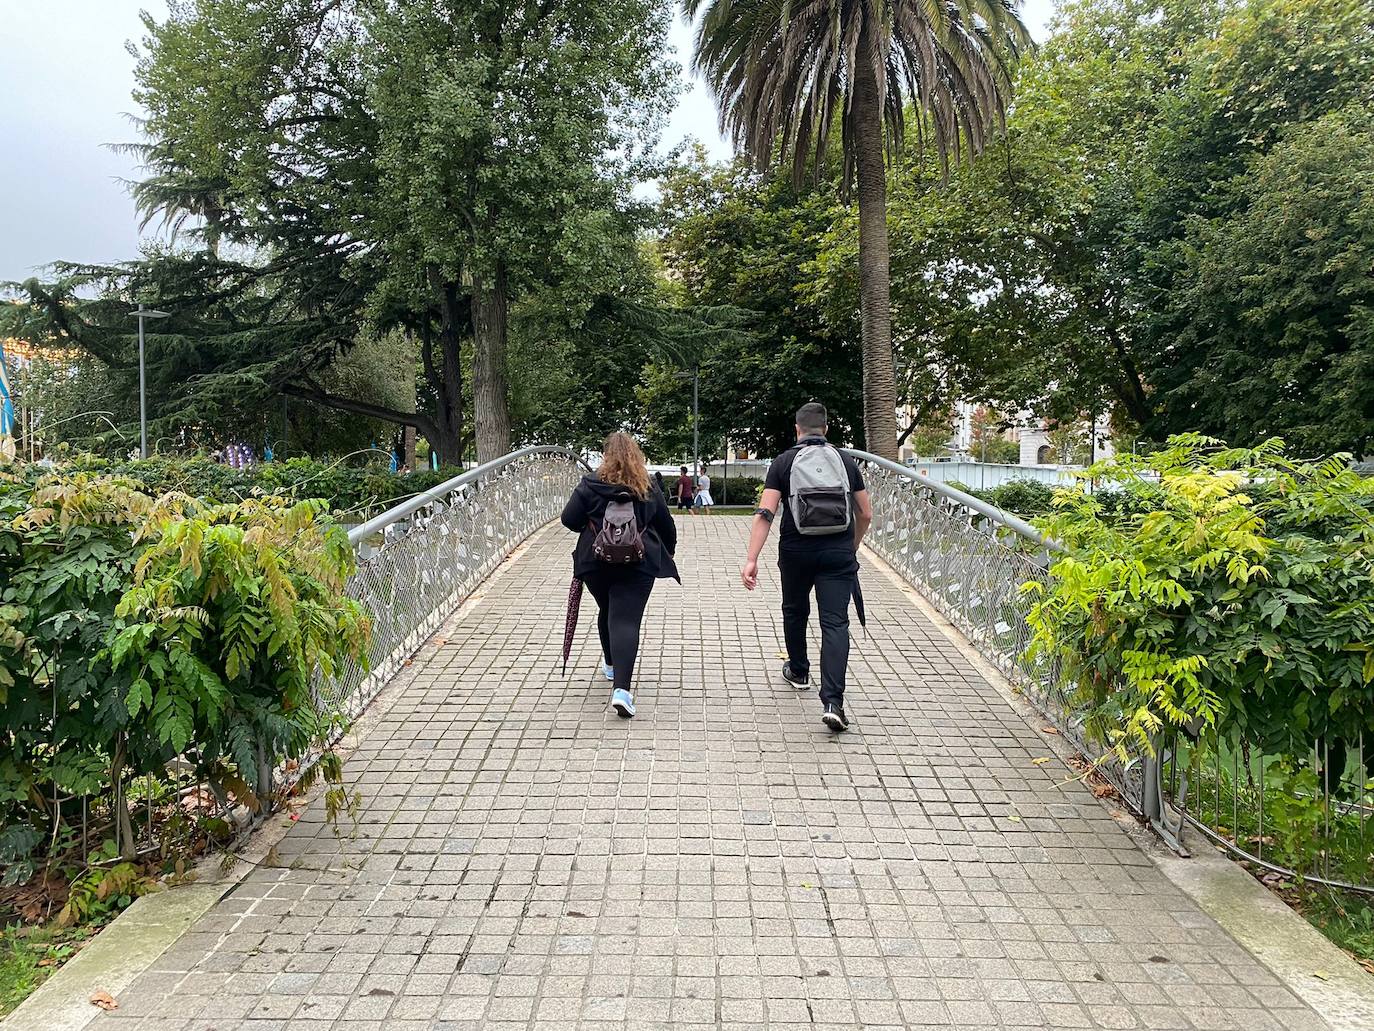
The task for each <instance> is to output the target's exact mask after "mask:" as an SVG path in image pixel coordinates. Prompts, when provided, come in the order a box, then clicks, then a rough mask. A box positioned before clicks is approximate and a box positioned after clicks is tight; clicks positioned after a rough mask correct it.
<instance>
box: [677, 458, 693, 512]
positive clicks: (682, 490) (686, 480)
mask: <svg viewBox="0 0 1374 1031" xmlns="http://www.w3.org/2000/svg"><path fill="white" fill-rule="evenodd" d="M695 493H696V491H695V490H693V488H692V477H691V476H689V475H688V474H687V467H686V466H685V465H684V466H683V467H682V472H681V473H680V474H679V475H678V478H677V507H678V510H679V511H681V510H682V509H690V508H691V507H692V495H693V494H695Z"/></svg>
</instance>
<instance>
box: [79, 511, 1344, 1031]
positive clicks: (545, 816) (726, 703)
mask: <svg viewBox="0 0 1374 1031" xmlns="http://www.w3.org/2000/svg"><path fill="white" fill-rule="evenodd" d="M679 523H680V527H681V531H682V540H681V546H680V550H679V556H678V558H679V564H680V566H681V568H682V571H683V578H684V582H685V584H686V586H685V587H678V586H677V585H676V584H674V583H671V582H668V583H664V582H660V583H659V584H658V585H657V586H656V588H655V590H654V594H653V597H652V599H651V601H650V605H649V609H648V614H647V616H646V620H645V627H644V638H643V642H642V650H641V656H640V662H639V667H638V669H637V670H636V681H637V694H638V697H637V703H638V707H639V714H638V715H637V716H636V718H635V719H634V720H631V721H624V720H620V719H618V718H616V717H615V716H614V715H613V714H611V713H610V712H609V711H608V709H607V704H606V703H607V700H608V698H607V695H608V693H609V692H608V687H607V684H606V683H605V681H604V679H602V677H601V676H600V671H599V669H598V665H597V664H598V661H599V656H598V654H597V652H598V648H597V645H596V640H595V628H594V623H595V605H594V603H592V602H591V601H590V600H587V601H586V602H585V603H584V606H583V617H582V626H581V628H580V632H579V637H578V639H577V641H576V642H575V644H574V649H573V654H572V658H571V661H570V663H569V673H568V675H567V676H564V675H562V673H561V672H560V665H561V664H560V663H559V661H558V648H559V644H560V642H561V637H562V629H563V605H564V599H565V598H566V594H567V583H568V577H569V563H568V553H569V551H570V547H571V542H570V540H569V539H568V537H567V535H566V534H564V533H563V531H562V530H561V529H560V528H557V527H550V528H547V529H545V530H543V531H541V532H540V533H539V534H537V535H536V536H535V537H534V538H533V539H532V540H531V542H530V544H529V546H528V547H527V549H526V550H525V552H524V553H523V554H522V555H521V556H520V557H519V558H518V559H517V560H516V561H514V562H513V563H512V564H511V565H510V566H509V567H508V568H507V569H506V570H504V571H503V573H502V574H501V575H500V576H499V577H498V578H497V579H496V580H495V581H493V582H492V583H490V584H489V585H488V586H487V587H485V588H484V589H483V592H482V598H481V600H480V602H478V603H477V604H475V605H473V606H471V607H470V608H469V609H468V610H467V611H466V613H465V615H464V616H463V618H462V619H461V620H460V621H459V622H457V623H456V624H454V625H451V626H450V627H448V628H447V629H446V630H445V631H444V632H443V633H442V635H441V636H442V637H443V639H444V643H443V644H442V645H440V646H438V647H437V648H435V649H432V650H430V651H428V652H427V653H426V655H425V656H424V657H423V658H422V659H420V660H418V661H417V668H414V669H412V673H413V674H414V676H413V678H412V679H411V681H410V682H409V683H408V684H407V686H406V687H405V689H404V690H403V692H402V693H401V694H400V695H399V696H398V697H397V698H396V699H394V701H393V702H392V704H391V705H390V707H389V709H388V710H387V711H386V712H385V713H383V714H381V715H380V716H379V717H378V718H377V719H376V721H375V723H374V724H373V726H372V727H371V729H370V730H369V732H368V734H367V735H366V737H365V738H364V739H363V740H362V742H361V743H360V745H359V746H358V748H357V750H356V751H355V753H354V754H353V755H352V756H351V757H350V759H349V760H348V762H347V764H346V767H345V776H346V778H347V779H348V782H349V786H350V788H351V789H355V790H357V791H358V792H359V793H360V794H361V796H362V808H361V812H360V817H359V822H358V826H357V827H356V828H344V830H345V831H346V833H343V834H341V835H336V834H335V831H334V829H333V828H331V827H329V826H328V825H327V823H326V821H325V819H324V814H323V808H322V806H321V805H319V804H315V805H312V806H311V807H309V808H308V809H307V810H306V811H305V812H304V813H302V814H301V817H300V820H299V821H298V822H297V823H296V824H294V825H293V827H292V828H291V830H290V832H289V833H288V835H287V837H286V838H285V840H284V841H283V842H282V843H281V844H280V846H279V848H278V852H279V854H280V855H281V857H282V860H283V867H282V868H259V869H255V870H253V871H252V872H250V873H249V874H248V875H247V876H246V877H245V879H244V881H243V882H242V884H241V885H240V886H239V887H238V889H236V890H235V892H234V893H233V894H232V895H230V896H229V897H228V898H226V899H224V900H223V901H222V902H221V903H220V904H219V905H217V906H216V907H215V908H214V909H212V910H211V911H210V912H209V913H207V914H206V916H205V917H203V918H202V919H201V920H200V921H199V923H198V924H197V925H196V926H195V927H194V928H193V929H192V931H191V932H190V933H188V934H187V935H186V936H184V937H183V938H182V939H181V940H180V941H178V942H177V943H176V944H175V945H174V946H173V947H172V948H171V949H169V950H168V951H167V953H165V954H164V955H163V956H162V957H161V959H160V960H159V961H158V962H157V964H156V965H155V966H154V968H153V969H152V970H151V971H150V972H149V973H148V974H146V975H145V976H144V977H143V978H141V979H140V980H139V981H137V982H136V983H135V984H134V985H133V986H132V987H131V988H130V989H128V990H127V991H126V992H125V993H124V998H126V999H128V1000H129V1002H128V1004H127V1006H126V1007H124V1008H122V1009H121V1010H118V1011H115V1012H114V1013H111V1014H104V1015H101V1016H100V1017H99V1018H97V1021H96V1023H95V1025H93V1026H94V1027H96V1028H97V1029H99V1028H101V1027H107V1028H110V1029H115V1031H133V1029H137V1031H250V1029H256V1031H326V1029H328V1031H371V1029H382V1028H385V1029H387V1031H419V1029H421V1028H424V1029H431V1031H478V1029H481V1031H502V1029H510V1031H514V1029H521V1031H554V1029H557V1031H569V1029H578V1031H663V1029H668V1028H672V1029H691V1028H714V1029H738V1031H763V1029H768V1031H789V1029H796V1031H801V1029H807V1031H815V1029H832V1031H840V1029H845V1031H850V1029H853V1028H856V1027H863V1028H865V1029H875V1031H881V1029H893V1031H895V1029H899V1028H901V1029H918V1031H921V1029H924V1031H953V1029H959V1031H994V1029H999V1031H1005V1029H1010V1028H1096V1029H1104V1028H1159V1029H1175V1028H1178V1029H1184V1028H1191V1029H1198V1031H1201V1029H1212V1028H1215V1029H1223V1028H1243V1029H1246V1031H1267V1029H1271V1028H1272V1029H1277V1031H1324V1029H1325V1027H1326V1025H1325V1024H1324V1023H1323V1022H1322V1021H1321V1020H1320V1019H1319V1018H1318V1017H1317V1016H1316V1015H1315V1014H1314V1013H1312V1011H1311V1010H1310V1009H1308V1008H1307V1007H1306V1006H1305V1005H1304V1004H1303V1003H1301V1002H1300V1001H1299V1000H1298V999H1297V998H1296V997H1295V996H1293V995H1292V994H1291V993H1290V992H1289V991H1288V990H1287V989H1286V988H1284V987H1282V986H1280V985H1279V984H1278V983H1277V981H1276V980H1275V979H1274V978H1273V976H1272V975H1270V974H1269V972H1268V971H1267V970H1266V969H1265V968H1264V967H1263V966H1262V965H1261V964H1260V963H1258V962H1257V961H1256V960H1255V959H1254V957H1252V956H1251V955H1250V954H1249V953H1248V952H1246V951H1245V950H1244V949H1243V948H1241V947H1240V946H1238V945H1237V944H1236V943H1235V942H1233V941H1231V940H1230V939H1229V938H1228V937H1227V936H1226V935H1225V933H1224V932H1222V931H1221V930H1220V928H1219V927H1218V926H1217V925H1216V923H1215V921H1213V920H1212V919H1211V918H1210V917H1208V916H1206V915H1205V914H1203V913H1202V912H1201V911H1199V910H1198V909H1197V907H1196V906H1195V905H1194V904H1193V903H1192V902H1191V901H1190V900H1188V899H1187V898H1186V897H1184V896H1183V895H1182V894H1181V893H1180V892H1179V891H1178V890H1176V889H1175V888H1174V887H1173V886H1172V885H1171V884H1169V883H1168V882H1167V881H1166V880H1165V879H1164V878H1163V877H1162V875H1160V874H1159V873H1158V872H1157V871H1156V870H1155V868H1154V867H1153V865H1152V864H1151V863H1150V861H1149V859H1148V857H1147V856H1145V855H1144V854H1143V853H1141V852H1140V851H1139V850H1138V849H1137V847H1136V845H1135V844H1134V842H1133V841H1132V840H1131V839H1130V837H1129V836H1127V835H1126V834H1125V833H1123V832H1122V831H1121V830H1120V829H1119V828H1118V827H1117V825H1116V824H1115V822H1114V821H1113V820H1112V819H1111V817H1110V816H1109V814H1108V813H1107V812H1106V811H1105V810H1104V809H1103V808H1102V807H1101V805H1099V804H1098V803H1097V801H1096V800H1095V799H1093V798H1092V797H1091V795H1090V794H1089V793H1088V792H1087V791H1086V790H1085V789H1084V788H1083V787H1082V786H1081V785H1079V784H1077V783H1076V782H1073V781H1069V782H1067V783H1065V782H1064V778H1063V776H1062V771H1059V770H1055V769H1053V768H1052V765H1053V764H1045V765H1039V764H1036V763H1035V762H1034V760H1035V759H1037V758H1039V757H1041V756H1042V755H1043V754H1044V753H1045V749H1044V747H1043V744H1042V742H1041V738H1040V736H1039V734H1038V733H1037V731H1036V730H1035V728H1034V727H1032V726H1030V725H1028V724H1027V723H1026V722H1025V721H1024V720H1022V719H1021V718H1020V717H1019V716H1018V715H1017V714H1016V712H1014V711H1013V710H1012V709H1011V707H1010V706H1008V705H1007V704H1006V703H1005V701H1004V700H1003V699H1002V697H1001V695H1000V694H999V693H998V692H997V690H995V689H994V688H993V687H992V686H991V685H989V684H988V683H986V682H985V681H984V680H983V678H982V677H981V676H980V675H979V673H978V672H977V670H976V669H974V668H973V667H972V666H971V665H970V664H969V663H968V662H967V661H966V660H965V659H964V658H963V656H962V654H961V652H960V651H959V650H958V649H957V648H956V647H955V646H954V645H953V644H952V643H951V642H950V641H949V640H948V639H946V638H945V637H944V636H943V635H942V634H941V633H940V632H939V631H938V630H937V629H936V628H935V627H933V626H932V625H931V624H930V623H929V622H928V621H927V620H926V618H925V617H924V616H923V615H922V614H921V612H920V611H919V610H917V609H916V608H914V607H913V606H912V605H911V603H910V602H909V601H908V600H907V598H906V596H905V595H904V594H903V593H902V592H901V591H899V590H898V589H896V588H895V587H894V586H893V584H892V583H891V582H890V581H888V580H887V579H886V578H885V577H884V576H882V575H881V574H879V573H877V572H875V571H873V570H871V569H866V570H865V572H864V573H863V577H864V586H865V596H866V599H867V602H868V614H869V626H868V629H867V630H866V631H856V633H855V639H854V644H853V648H852V651H851V665H850V684H849V692H848V695H847V698H846V708H847V709H848V711H849V713H850V716H851V719H852V722H853V729H852V730H851V731H850V733H848V734H846V735H843V736H841V737H833V736H831V735H830V734H829V732H828V731H826V730H825V729H824V727H823V726H822V725H821V724H820V722H819V718H818V717H819V703H818V701H817V699H816V697H815V695H814V694H813V693H811V692H798V691H795V690H794V689H793V688H791V687H790V685H787V684H786V683H784V682H783V681H782V679H781V677H780V676H779V668H780V666H781V660H780V658H779V657H778V655H779V651H780V650H781V647H782V645H781V618H780V613H779V611H778V606H779V596H778V590H777V577H776V573H775V571H774V570H773V568H772V563H773V553H772V552H771V551H770V552H768V553H767V555H766V557H765V562H764V575H763V577H762V579H761V585H760V589H759V590H758V591H757V592H755V593H754V594H752V595H750V594H746V593H745V592H744V591H743V590H742V589H740V588H739V587H738V584H737V571H738V568H739V563H740V557H741V554H742V551H743V548H744V540H745V537H746V534H747V532H748V522H747V521H746V520H744V519H740V518H736V517H729V516H713V517H708V518H700V517H698V518H688V519H684V520H680V521H679ZM817 646H818V640H817V634H816V633H815V627H814V625H813V633H812V643H811V647H812V649H813V654H812V658H813V661H814V660H815V658H816V652H815V649H817ZM1011 817H1016V819H1011Z"/></svg>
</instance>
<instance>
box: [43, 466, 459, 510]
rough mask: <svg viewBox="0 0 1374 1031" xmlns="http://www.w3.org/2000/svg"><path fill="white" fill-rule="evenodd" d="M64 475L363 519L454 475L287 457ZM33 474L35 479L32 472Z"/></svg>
mask: <svg viewBox="0 0 1374 1031" xmlns="http://www.w3.org/2000/svg"><path fill="white" fill-rule="evenodd" d="M62 468H63V470H64V471H67V472H90V473H103V474H106V475H110V476H117V477H122V478H125V479H128V480H130V481H132V482H133V483H134V484H136V485H137V486H138V488H139V489H140V490H141V491H142V492H143V493H145V494H148V495H150V496H152V497H160V496H161V495H163V494H168V493H179V494H188V495H190V496H191V497H196V498H201V499H204V500H207V501H239V500H242V499H244V498H248V497H252V496H254V495H260V494H271V495H277V496H281V497H288V498H296V499H298V500H305V499H307V498H321V499H323V500H324V501H326V502H327V503H328V505H329V509H330V511H332V512H335V513H339V514H343V515H347V516H352V517H358V518H362V517H364V516H367V515H371V514H374V513H376V512H379V511H381V510H383V509H385V508H388V507H390V506H391V505H393V504H396V503H398V502H400V501H403V500H405V499H406V498H408V497H411V496H413V495H415V494H418V493H420V492H422V491H426V490H429V489H430V488H431V487H436V486H438V485H439V484H440V483H443V482H444V481H445V480H449V479H452V478H453V477H454V476H456V475H458V470H456V469H441V470H439V471H437V472H432V471H430V470H428V469H422V470H419V471H417V472H413V473H406V474H404V475H399V474H396V473H391V472H388V471H386V470H385V469H381V468H378V467H376V466H370V467H362V468H359V467H355V466H347V465H342V464H340V463H337V462H334V463H326V462H317V461H314V460H313V459H309V458H292V459H288V460H287V461H285V462H263V463H260V464H258V465H255V466H252V467H251V468H248V469H235V468H233V467H231V466H228V465H223V464H221V463H219V462H212V461H210V460H209V459H208V458H174V457H168V456H165V455H158V456H154V457H152V458H147V459H134V460H130V461H124V462H116V461H111V460H109V459H106V458H100V457H97V456H94V455H79V456H76V457H74V458H71V459H68V460H67V461H65V462H63V463H62ZM34 475H37V473H35V474H34Z"/></svg>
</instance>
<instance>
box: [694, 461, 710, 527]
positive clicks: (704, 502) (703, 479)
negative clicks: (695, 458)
mask: <svg viewBox="0 0 1374 1031" xmlns="http://www.w3.org/2000/svg"><path fill="white" fill-rule="evenodd" d="M714 504H715V500H714V499H713V498H712V497H711V477H709V476H707V475H706V469H705V467H704V466H703V467H702V470H701V475H700V476H698V477H697V493H696V497H695V498H694V499H693V501H692V505H693V508H700V509H705V510H706V513H707V514H708V515H709V514H710V511H711V506H713V505H714Z"/></svg>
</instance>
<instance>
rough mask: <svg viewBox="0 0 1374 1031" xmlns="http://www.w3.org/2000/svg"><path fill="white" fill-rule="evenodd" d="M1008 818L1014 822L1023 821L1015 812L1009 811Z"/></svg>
mask: <svg viewBox="0 0 1374 1031" xmlns="http://www.w3.org/2000/svg"><path fill="white" fill-rule="evenodd" d="M1007 819H1008V820H1010V821H1011V822H1012V823H1020V822H1021V817H1019V816H1017V815H1016V814H1015V813H1008V814H1007Z"/></svg>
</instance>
